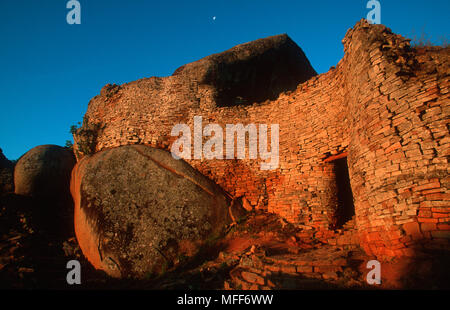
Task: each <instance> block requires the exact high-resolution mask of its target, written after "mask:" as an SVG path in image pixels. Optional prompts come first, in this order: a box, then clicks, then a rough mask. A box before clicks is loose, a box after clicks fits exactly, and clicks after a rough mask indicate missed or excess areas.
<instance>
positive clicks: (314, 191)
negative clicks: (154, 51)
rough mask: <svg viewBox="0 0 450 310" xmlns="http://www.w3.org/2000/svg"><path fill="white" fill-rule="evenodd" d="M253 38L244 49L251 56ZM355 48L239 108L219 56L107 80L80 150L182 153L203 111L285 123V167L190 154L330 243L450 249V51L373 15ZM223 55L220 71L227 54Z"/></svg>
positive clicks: (385, 251)
mask: <svg viewBox="0 0 450 310" xmlns="http://www.w3.org/2000/svg"><path fill="white" fill-rule="evenodd" d="M277 40H278V39H277ZM256 42H258V41H256ZM259 42H261V41H259ZM249 44H250V45H241V46H238V47H240V48H241V49H243V50H244V51H245V49H246V48H248V49H249V51H250V54H251V52H255V50H252V49H251V48H252V46H251V43H249ZM343 44H344V49H345V56H344V57H343V59H342V60H341V61H340V62H339V63H338V64H337V66H336V67H335V68H331V69H330V71H329V72H327V73H324V74H321V75H318V76H316V75H315V72H314V70H313V69H312V68H311V69H312V70H311V69H310V68H309V67H308V66H309V62H304V61H303V63H302V65H303V66H304V68H305V70H304V71H305V72H304V74H303V75H301V74H300V75H299V80H298V83H299V84H298V87H297V88H296V89H295V90H290V89H289V88H287V89H285V91H284V92H281V93H280V94H279V95H278V97H277V98H276V99H275V100H272V98H268V99H267V100H262V99H261V98H258V99H259V100H258V102H245V100H244V101H242V97H236V98H235V101H233V100H234V99H233V98H229V97H227V100H228V101H229V103H228V104H227V102H224V100H223V98H222V97H220V96H221V93H223V88H224V86H223V85H221V86H220V87H221V89H217V87H218V86H217V83H216V84H214V83H208V82H207V81H205V79H204V78H203V77H204V76H208V74H210V73H211V68H212V65H211V62H210V61H209V60H210V58H207V59H206V60H207V61H205V59H203V60H200V61H199V62H195V63H193V64H189V65H186V66H184V67H182V68H180V69H178V70H177V71H176V74H174V75H172V76H170V77H165V78H157V77H151V78H145V79H141V80H138V81H135V82H131V83H128V84H124V85H121V86H117V85H107V86H105V87H104V88H103V89H102V91H101V93H100V95H99V96H96V97H94V98H93V99H92V100H91V101H90V103H89V107H88V111H87V113H86V115H85V118H84V122H83V127H82V128H81V129H80V130H79V131H78V132H77V134H76V135H75V136H74V140H75V144H76V148H77V151H78V156H79V157H81V156H83V151H84V150H86V149H90V152H96V151H100V150H102V149H105V148H112V147H116V146H119V145H127V144H147V145H151V146H153V147H159V148H164V149H170V146H171V144H172V143H173V141H174V140H175V139H176V137H171V136H170V132H171V130H172V128H173V126H174V125H175V124H178V123H185V124H188V125H189V126H190V128H191V130H193V119H194V116H202V120H203V126H205V125H207V124H211V123H215V124H220V125H222V128H225V125H226V124H237V123H242V124H244V125H247V124H267V125H268V126H269V128H270V125H271V124H279V152H280V153H279V167H278V168H277V169H275V170H261V167H260V163H261V160H260V159H258V160H254V159H248V157H246V159H243V160H238V159H231V160H230V159H224V160H206V159H202V160H198V159H192V160H187V161H188V162H189V163H190V164H191V165H192V166H193V167H194V168H196V169H198V170H199V171H200V172H201V173H202V174H204V175H206V176H208V177H209V178H211V179H212V180H214V181H215V182H216V183H217V184H219V185H220V186H222V188H223V189H225V190H226V191H227V192H228V193H229V194H230V195H232V196H233V197H241V196H242V197H245V200H246V201H247V202H248V203H249V204H250V205H251V206H252V207H254V208H256V209H263V210H267V211H268V212H274V213H277V214H279V215H280V216H282V217H284V218H286V219H287V220H288V221H290V222H292V223H295V224H296V225H298V226H300V227H303V228H305V232H308V233H310V234H314V235H315V237H316V238H320V239H323V240H324V241H327V242H330V243H333V242H334V243H335V242H343V243H348V244H359V245H361V246H362V247H363V248H364V250H365V251H366V252H367V253H369V254H374V255H377V256H379V257H383V256H403V255H414V252H415V251H417V250H418V248H422V247H433V248H448V246H449V238H450V225H449V222H450V215H449V210H450V208H449V202H450V192H449V190H448V188H449V186H448V185H449V182H450V178H449V176H448V175H449V174H448V170H449V167H448V156H449V155H450V153H449V149H450V147H449V146H450V136H449V131H448V123H449V105H450V104H449V103H450V100H449V97H450V95H449V84H450V83H449V72H450V70H449V62H450V59H449V58H450V56H449V49H448V48H447V49H441V48H424V49H413V48H411V47H410V45H409V41H408V40H406V39H404V38H403V37H401V36H399V35H396V34H393V33H392V32H391V31H390V30H389V29H388V28H386V27H384V26H382V25H369V24H367V22H365V21H364V20H362V21H360V22H358V23H357V24H356V25H355V27H354V28H353V29H350V30H349V31H348V32H347V34H346V36H345V38H344V40H343ZM235 49H236V48H235ZM230 51H231V53H232V54H233V53H235V52H236V50H230ZM300 51H301V50H300ZM256 52H258V49H256ZM219 55H220V54H219ZM210 57H211V56H210ZM217 59H219V60H217ZM281 59H282V58H281ZM214 61H215V62H213V64H214V67H213V68H215V70H216V71H217V72H216V71H213V72H216V73H217V74H219V75H220V74H221V71H220V70H221V69H220V68H222V67H221V66H220V63H219V65H218V63H217V61H222V60H221V57H216V58H214ZM244 63H245V62H244ZM265 64H266V63H265ZM266 65H267V64H266ZM192 68H194V69H192ZM217 68H218V69H217ZM236 70H238V69H236ZM266 71H267V70H266ZM300 71H301V70H300ZM234 77H236V76H234ZM300 78H303V79H304V80H306V78H309V79H307V80H306V81H305V82H303V81H302V80H301V79H300ZM290 82H291V81H290ZM228 93H233V94H234V92H233V91H231V92H228ZM244 98H245V96H244ZM249 98H251V97H249ZM219 103H220V104H219ZM269 137H270V134H269ZM205 140H207V139H205ZM269 141H270V139H269ZM80 145H81V146H83V147H80ZM85 153H87V152H85ZM192 153H193V152H192ZM339 157H347V162H348V170H349V175H350V183H351V189H352V192H353V198H354V207H355V217H354V219H353V221H352V222H354V225H353V228H351V229H350V233H348V232H347V233H346V234H345V235H344V238H346V240H344V241H342V238H337V237H336V234H338V233H337V232H336V230H335V223H336V213H337V212H338V210H337V208H338V202H337V188H336V177H335V169H334V163H333V159H334V158H339ZM336 238H337V239H336ZM336 240H338V241H336Z"/></svg>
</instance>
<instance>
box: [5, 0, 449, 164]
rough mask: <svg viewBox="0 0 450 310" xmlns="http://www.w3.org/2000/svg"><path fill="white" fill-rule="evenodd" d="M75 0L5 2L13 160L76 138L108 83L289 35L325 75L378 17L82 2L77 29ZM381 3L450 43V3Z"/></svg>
mask: <svg viewBox="0 0 450 310" xmlns="http://www.w3.org/2000/svg"><path fill="white" fill-rule="evenodd" d="M67 2H68V1H67V0H40V1H36V0H0V93H1V96H0V98H1V99H0V105H1V107H0V148H2V149H3V152H4V153H5V155H6V156H7V157H8V158H9V159H17V158H19V157H20V156H21V155H23V154H24V153H25V152H26V151H28V150H29V149H31V148H32V147H34V146H37V145H41V144H57V145H64V144H65V141H66V140H72V136H71V134H70V133H69V128H70V126H71V125H73V124H76V123H77V122H79V121H81V120H82V118H83V115H84V113H85V112H86V109H87V105H88V102H89V100H90V99H91V98H92V97H94V96H95V95H97V94H99V92H100V89H101V88H102V87H103V86H104V85H105V84H107V83H116V84H123V83H127V82H131V81H134V80H137V79H140V78H144V77H150V76H167V75H170V74H172V72H173V71H174V70H175V69H176V68H178V67H179V66H181V65H183V64H185V63H189V62H192V61H195V60H198V59H200V58H202V57H204V56H207V55H209V54H212V53H217V52H221V51H223V50H226V49H229V48H231V47H233V46H234V45H236V44H240V43H244V42H248V41H252V40H255V39H259V38H263V37H267V36H270V35H275V34H280V33H287V34H288V35H289V36H290V37H291V38H292V39H293V40H294V41H295V42H296V43H297V44H298V45H299V46H300V47H301V48H302V49H303V50H304V51H305V53H306V55H307V57H308V58H309V60H310V62H311V64H312V65H313V67H314V68H315V69H316V71H317V72H319V73H323V72H326V71H328V69H329V68H330V67H331V66H334V65H336V64H337V62H338V61H339V60H340V59H341V58H342V56H343V47H342V43H341V40H342V38H343V37H344V35H345V33H346V31H347V29H348V28H351V27H353V25H354V24H355V23H356V22H357V21H358V20H360V19H361V18H365V17H366V16H367V13H368V12H369V9H366V3H367V0H340V1H337V0H335V1H331V0H323V1H320V0H316V1H300V0H297V1H284V0H258V1H256V0H224V1H222V0H209V1H195V0H193V1H150V0H147V1H144V0H126V1H125V0H121V1H119V0H79V2H80V3H81V24H80V25H69V24H67V22H66V15H67V13H68V12H69V9H67V8H66V3H67ZM380 2H381V22H382V23H383V24H385V25H387V26H388V27H390V28H391V29H392V30H393V31H394V32H396V33H400V34H402V35H404V36H406V37H410V38H411V37H413V35H414V34H417V35H420V34H421V33H422V32H423V33H425V34H427V36H429V37H431V39H432V41H434V42H436V43H440V42H442V38H443V37H447V40H448V39H449V38H450V36H449V35H450V33H449V30H450V19H449V18H448V12H450V1H448V0H430V1H423V0H422V1H417V0H412V1H397V0H384V1H383V0H380ZM214 16H215V17H216V18H215V19H213V17H214Z"/></svg>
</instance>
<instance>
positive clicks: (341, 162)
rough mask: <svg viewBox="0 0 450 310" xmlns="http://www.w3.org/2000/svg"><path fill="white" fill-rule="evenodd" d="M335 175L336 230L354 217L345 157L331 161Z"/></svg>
mask: <svg viewBox="0 0 450 310" xmlns="http://www.w3.org/2000/svg"><path fill="white" fill-rule="evenodd" d="M332 163H333V164H334V172H335V175H336V190H337V203H338V205H337V209H336V213H335V219H336V222H335V223H336V228H337V229H339V228H342V226H343V225H344V224H345V223H346V222H348V221H349V220H351V219H352V217H353V216H354V215H355V206H354V204H353V193H352V188H351V186H350V176H349V173H348V164H347V157H344V158H340V159H336V160H334V161H332Z"/></svg>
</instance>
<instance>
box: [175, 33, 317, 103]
mask: <svg viewBox="0 0 450 310" xmlns="http://www.w3.org/2000/svg"><path fill="white" fill-rule="evenodd" d="M173 75H174V76H184V77H185V78H187V79H190V80H194V81H198V83H199V84H200V85H209V86H212V89H213V90H214V93H215V100H216V103H217V106H233V105H239V104H244V103H248V104H250V103H253V102H263V101H265V100H275V99H276V98H277V97H278V96H279V95H280V93H282V92H286V91H292V90H295V89H296V88H297V85H298V84H300V83H303V82H305V81H307V80H308V79H310V78H311V77H313V76H315V75H317V73H316V71H315V70H314V69H313V67H312V66H311V64H310V63H309V60H308V58H306V56H305V54H304V53H303V51H302V49H301V48H300V47H299V46H298V45H297V44H295V42H294V41H292V40H291V39H290V38H289V37H288V36H287V35H286V34H282V35H277V36H272V37H268V38H264V39H259V40H256V41H252V42H249V43H244V44H240V45H237V46H235V47H233V48H232V49H230V50H227V51H225V52H222V53H219V54H214V55H210V56H207V57H205V58H203V59H200V60H199V61H196V62H193V63H190V64H187V65H184V66H182V67H180V68H178V69H177V70H176V71H175V72H174V74H173Z"/></svg>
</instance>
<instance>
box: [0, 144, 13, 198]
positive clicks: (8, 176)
mask: <svg viewBox="0 0 450 310" xmlns="http://www.w3.org/2000/svg"><path fill="white" fill-rule="evenodd" d="M13 175H14V164H13V163H12V162H11V161H9V160H8V159H7V158H6V157H5V155H3V151H2V149H0V195H1V194H3V193H9V192H12V191H14V177H13Z"/></svg>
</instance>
